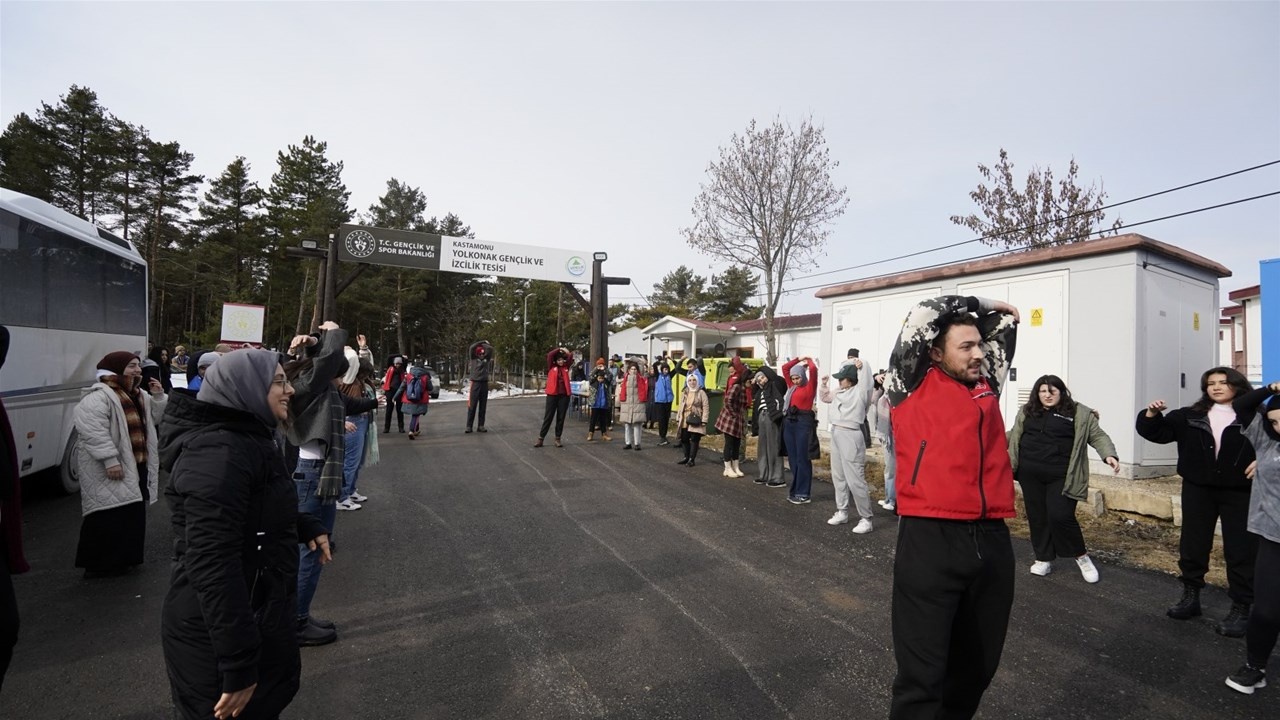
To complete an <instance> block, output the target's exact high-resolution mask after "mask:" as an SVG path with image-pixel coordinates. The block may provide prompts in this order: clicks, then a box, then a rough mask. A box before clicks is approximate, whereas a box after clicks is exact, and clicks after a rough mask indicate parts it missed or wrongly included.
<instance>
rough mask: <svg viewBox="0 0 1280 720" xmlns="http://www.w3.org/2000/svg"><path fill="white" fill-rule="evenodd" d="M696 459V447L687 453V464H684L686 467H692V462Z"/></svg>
mask: <svg viewBox="0 0 1280 720" xmlns="http://www.w3.org/2000/svg"><path fill="white" fill-rule="evenodd" d="M697 459H698V446H697V445H694V446H693V452H691V453H689V462H687V463H685V466H686V467H693V464H694V462H695V461H696V460H697Z"/></svg>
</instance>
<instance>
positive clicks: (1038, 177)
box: [951, 148, 1124, 248]
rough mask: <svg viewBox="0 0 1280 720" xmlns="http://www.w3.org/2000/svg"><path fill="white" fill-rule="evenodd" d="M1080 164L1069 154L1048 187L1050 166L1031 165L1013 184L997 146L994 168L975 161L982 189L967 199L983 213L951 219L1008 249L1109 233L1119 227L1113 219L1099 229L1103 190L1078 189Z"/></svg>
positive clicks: (989, 242) (1006, 157) (1098, 187)
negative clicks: (1063, 173)
mask: <svg viewBox="0 0 1280 720" xmlns="http://www.w3.org/2000/svg"><path fill="white" fill-rule="evenodd" d="M1079 171H1080V168H1079V167H1078V166H1077V165H1076V161H1075V158H1072V159H1071V164H1070V165H1068V166H1067V176H1066V177H1064V178H1062V179H1061V180H1059V181H1058V184H1057V189H1056V191H1055V189H1054V182H1053V170H1051V169H1049V168H1044V169H1043V170H1042V169H1040V168H1038V167H1032V168H1031V172H1030V173H1028V174H1027V180H1026V183H1025V185H1024V189H1023V190H1022V191H1019V190H1018V188H1017V187H1016V186H1015V185H1014V180H1013V163H1011V162H1009V154H1008V153H1007V152H1005V150H1004V148H1000V162H998V163H996V166H995V167H994V168H989V167H987V166H986V165H982V164H979V165H978V172H979V173H981V174H982V177H983V179H984V180H985V181H987V182H991V183H992V185H993V187H990V188H988V187H987V186H986V184H985V183H980V184H979V185H978V189H976V190H974V191H973V192H971V193H969V197H970V198H972V199H973V201H974V202H975V203H977V205H978V209H979V210H980V211H981V212H982V214H983V216H984V217H978V216H977V215H973V214H970V215H965V216H961V215H952V216H951V222H953V223H955V224H956V225H962V226H964V227H967V228H969V229H970V230H972V231H973V232H975V233H977V234H978V235H979V236H981V237H982V242H984V243H986V244H987V245H993V246H1001V245H1003V246H1004V247H1008V248H1013V247H1027V248H1036V247H1046V246H1049V245H1065V244H1067V243H1072V242H1079V241H1081V240H1088V239H1089V237H1090V236H1092V235H1095V234H1098V235H1105V234H1107V233H1115V232H1116V231H1117V230H1119V229H1120V228H1121V226H1123V225H1124V222H1123V221H1122V220H1120V219H1117V220H1116V221H1115V222H1114V223H1112V225H1111V227H1110V228H1109V229H1106V230H1103V229H1101V228H1102V227H1103V225H1102V222H1103V219H1104V218H1105V217H1106V213H1105V212H1103V211H1102V210H1101V208H1102V206H1103V204H1104V203H1105V201H1106V198H1107V193H1106V191H1105V190H1103V189H1102V187H1101V184H1098V185H1090V186H1089V187H1087V188H1082V187H1080V186H1079V185H1078V184H1077V182H1076V175H1077V174H1078V173H1079Z"/></svg>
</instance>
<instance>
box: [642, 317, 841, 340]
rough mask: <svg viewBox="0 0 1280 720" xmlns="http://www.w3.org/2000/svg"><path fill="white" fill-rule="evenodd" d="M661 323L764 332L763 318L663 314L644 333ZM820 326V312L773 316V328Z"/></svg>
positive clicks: (729, 331) (721, 330) (728, 332)
mask: <svg viewBox="0 0 1280 720" xmlns="http://www.w3.org/2000/svg"><path fill="white" fill-rule="evenodd" d="M663 323H674V324H676V325H682V326H684V327H686V328H689V329H690V330H693V329H697V330H713V331H715V332H717V333H720V334H723V335H732V334H735V333H737V334H743V333H755V332H764V318H759V319H756V320H737V321H734V322H711V321H710V320H698V319H695V318H682V317H676V316H675V315H663V316H662V317H660V318H658V319H657V320H655V321H653V322H652V323H650V324H649V325H647V326H646V327H645V328H644V332H645V333H646V334H651V333H653V332H656V331H657V330H658V328H659V326H660V325H662V324H663ZM817 327H822V313H811V314H808V315H778V316H776V317H774V318H773V329H774V330H802V329H806V328H817Z"/></svg>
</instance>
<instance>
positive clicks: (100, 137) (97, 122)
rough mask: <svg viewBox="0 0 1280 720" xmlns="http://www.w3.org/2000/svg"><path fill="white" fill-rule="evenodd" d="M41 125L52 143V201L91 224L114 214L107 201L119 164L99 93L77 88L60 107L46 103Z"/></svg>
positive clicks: (41, 109)
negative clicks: (109, 183)
mask: <svg viewBox="0 0 1280 720" xmlns="http://www.w3.org/2000/svg"><path fill="white" fill-rule="evenodd" d="M37 122H38V123H39V124H40V125H42V126H43V127H44V128H45V130H46V132H47V133H48V134H49V137H50V139H51V141H52V143H51V145H50V151H51V156H52V161H53V162H52V165H51V170H52V176H53V177H52V179H53V193H52V200H51V202H52V203H53V204H54V205H57V206H58V207H61V208H62V209H64V210H66V211H68V212H70V213H73V214H75V215H79V216H80V217H82V218H85V219H88V220H94V219H96V218H97V216H98V215H99V214H106V213H109V212H110V207H109V203H106V202H104V200H105V199H106V188H105V185H106V180H107V178H108V177H110V175H111V171H112V166H113V164H114V156H113V151H114V148H113V137H112V132H111V122H110V117H109V116H108V114H107V112H106V110H104V109H103V107H102V105H100V104H99V103H98V95H97V93H95V92H94V91H92V90H90V89H89V88H82V87H78V86H76V85H72V86H71V89H70V90H68V91H67V94H66V95H64V96H62V97H61V98H60V99H59V102H58V104H57V105H54V106H50V105H48V104H47V103H41V107H40V112H39V115H38V119H37Z"/></svg>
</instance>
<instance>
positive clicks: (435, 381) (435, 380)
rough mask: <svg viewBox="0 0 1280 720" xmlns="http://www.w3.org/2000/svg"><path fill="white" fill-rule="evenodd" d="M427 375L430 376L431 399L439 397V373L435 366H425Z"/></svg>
mask: <svg viewBox="0 0 1280 720" xmlns="http://www.w3.org/2000/svg"><path fill="white" fill-rule="evenodd" d="M426 370H427V375H428V376H429V377H430V378H431V399H432V400H439V399H440V373H438V372H436V371H435V368H427V369H426Z"/></svg>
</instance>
